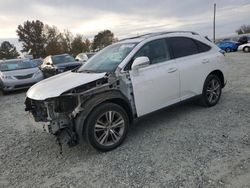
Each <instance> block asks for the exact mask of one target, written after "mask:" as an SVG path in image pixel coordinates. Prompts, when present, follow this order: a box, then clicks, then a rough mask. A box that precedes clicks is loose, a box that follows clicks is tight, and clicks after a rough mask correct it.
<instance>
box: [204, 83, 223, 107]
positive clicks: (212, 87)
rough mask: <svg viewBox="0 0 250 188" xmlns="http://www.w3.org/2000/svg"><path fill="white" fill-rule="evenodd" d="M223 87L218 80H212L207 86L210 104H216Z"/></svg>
mask: <svg viewBox="0 0 250 188" xmlns="http://www.w3.org/2000/svg"><path fill="white" fill-rule="evenodd" d="M220 92H221V86H220V83H219V81H218V80H217V79H212V80H210V82H209V83H208V85H207V90H206V96H207V100H208V102H209V103H210V104H213V103H216V102H217V100H218V99H219V97H220Z"/></svg>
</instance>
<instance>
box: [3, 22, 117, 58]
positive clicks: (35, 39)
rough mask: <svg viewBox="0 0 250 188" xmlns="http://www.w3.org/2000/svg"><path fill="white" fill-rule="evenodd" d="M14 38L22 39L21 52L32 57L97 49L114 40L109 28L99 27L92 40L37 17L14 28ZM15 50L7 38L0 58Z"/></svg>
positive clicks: (8, 56) (11, 55) (12, 55)
mask: <svg viewBox="0 0 250 188" xmlns="http://www.w3.org/2000/svg"><path fill="white" fill-rule="evenodd" d="M16 33H17V36H18V41H19V42H21V43H22V50H21V52H26V53H29V54H32V55H33V57H34V58H40V57H42V58H44V57H46V56H48V55H56V54H63V53H68V54H71V55H73V56H76V55H77V54H79V53H82V52H91V51H98V50H100V49H102V48H104V47H106V46H108V45H110V44H112V43H113V42H116V41H118V39H117V38H115V37H114V34H113V33H112V32H111V31H110V30H104V31H100V32H99V33H98V34H97V35H95V36H94V39H93V41H90V40H89V39H88V38H86V37H84V36H83V35H82V34H77V35H73V34H72V33H71V32H70V31H69V30H64V31H63V32H61V31H60V30H59V29H58V28H57V27H56V26H50V25H48V24H44V23H43V22H41V21H39V20H34V21H26V22H24V23H23V24H22V25H18V27H17V30H16ZM18 56H19V53H18V52H17V50H16V47H15V46H14V45H13V44H10V43H9V42H8V41H4V42H2V44H1V46H0V59H3V58H6V59H11V58H16V57H18Z"/></svg>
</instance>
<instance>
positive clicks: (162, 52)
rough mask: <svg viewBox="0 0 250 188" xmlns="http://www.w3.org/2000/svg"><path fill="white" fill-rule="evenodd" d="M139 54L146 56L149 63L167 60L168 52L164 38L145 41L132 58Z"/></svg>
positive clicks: (168, 57) (139, 55)
mask: <svg viewBox="0 0 250 188" xmlns="http://www.w3.org/2000/svg"><path fill="white" fill-rule="evenodd" d="M141 56H147V57H148V58H149V60H150V63H151V64H155V63H160V62H164V61H167V60H169V59H170V53H169V49H168V46H167V44H166V41H165V39H159V40H155V41H152V42H149V43H147V44H146V45H144V46H143V47H142V48H141V49H140V50H139V51H138V52H137V53H136V55H135V56H134V59H135V58H137V57H141Z"/></svg>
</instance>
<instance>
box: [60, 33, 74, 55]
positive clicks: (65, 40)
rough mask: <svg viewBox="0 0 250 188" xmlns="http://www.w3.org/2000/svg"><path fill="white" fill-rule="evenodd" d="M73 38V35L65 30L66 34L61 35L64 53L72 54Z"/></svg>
mask: <svg viewBox="0 0 250 188" xmlns="http://www.w3.org/2000/svg"><path fill="white" fill-rule="evenodd" d="M73 38H74V37H73V35H72V33H71V32H70V31H68V30H64V32H63V33H61V34H60V43H61V48H62V51H63V53H71V51H72V46H71V43H72V41H73Z"/></svg>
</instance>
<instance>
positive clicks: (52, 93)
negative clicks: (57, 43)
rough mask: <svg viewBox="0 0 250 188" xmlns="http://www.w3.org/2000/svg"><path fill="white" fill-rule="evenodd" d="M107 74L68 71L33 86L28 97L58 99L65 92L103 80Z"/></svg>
mask: <svg viewBox="0 0 250 188" xmlns="http://www.w3.org/2000/svg"><path fill="white" fill-rule="evenodd" d="M105 74H106V73H105V72H104V73H82V72H81V73H78V72H71V71H68V72H65V73H62V74H58V75H56V76H52V77H50V78H48V79H45V80H43V81H40V82H38V83H37V84H35V85H33V86H32V87H31V88H30V89H29V90H28V92H27V97H28V98H31V99H34V100H45V99H48V98H53V97H58V96H60V95H61V94H62V93H64V92H65V91H68V90H70V89H73V88H75V87H78V86H81V85H83V84H87V83H89V82H92V81H95V80H98V79H100V78H103V77H104V76H105Z"/></svg>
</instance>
